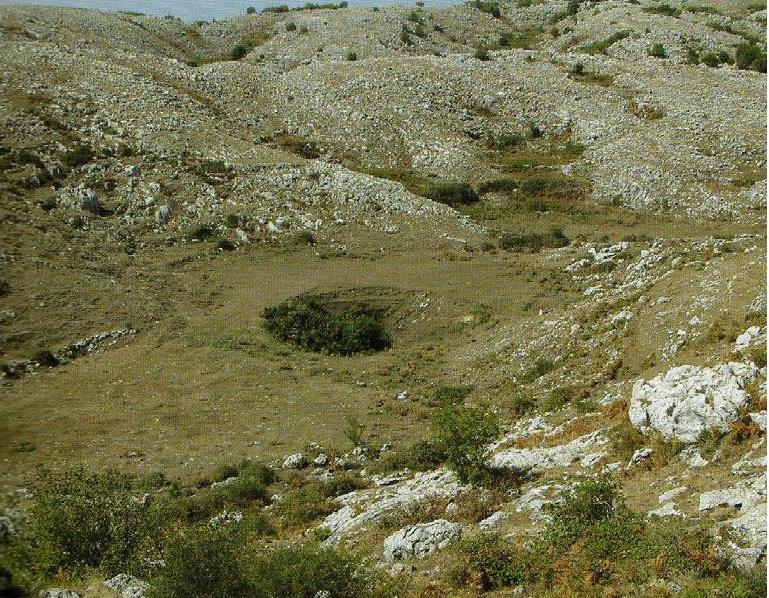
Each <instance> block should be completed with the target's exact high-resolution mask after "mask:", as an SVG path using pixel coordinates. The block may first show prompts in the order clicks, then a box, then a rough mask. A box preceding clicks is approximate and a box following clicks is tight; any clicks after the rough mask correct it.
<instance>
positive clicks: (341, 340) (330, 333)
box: [264, 296, 391, 355]
mask: <svg viewBox="0 0 769 598" xmlns="http://www.w3.org/2000/svg"><path fill="white" fill-rule="evenodd" d="M264 319H265V321H264V327H265V329H266V330H267V332H269V333H270V334H272V335H273V336H275V337H276V338H278V339H280V340H282V341H286V342H290V343H293V344H294V345H296V346H297V347H301V348H302V349H308V350H310V351H317V352H323V353H330V354H338V355H352V354H354V353H360V352H364V351H381V350H383V349H386V348H388V347H389V346H390V344H391V341H390V337H389V335H388V334H387V331H386V330H385V327H384V324H383V323H382V313H381V310H377V309H374V308H372V307H370V306H367V305H364V304H357V305H352V306H349V307H339V308H337V309H331V308H329V307H327V306H326V305H325V304H324V303H323V302H322V301H321V300H320V298H319V297H316V296H306V297H302V298H299V299H294V300H289V301H286V302H284V303H281V304H280V305H277V306H275V307H268V308H267V309H265V310H264Z"/></svg>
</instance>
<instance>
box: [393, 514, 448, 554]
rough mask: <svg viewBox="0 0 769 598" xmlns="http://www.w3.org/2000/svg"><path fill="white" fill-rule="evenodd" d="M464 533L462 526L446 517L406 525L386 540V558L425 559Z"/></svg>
mask: <svg viewBox="0 0 769 598" xmlns="http://www.w3.org/2000/svg"><path fill="white" fill-rule="evenodd" d="M461 535H462V526H461V525H460V524H458V523H452V522H450V521H446V520H445V519H436V520H435V521H431V522H430V523H420V524H417V525H411V526H408V527H404V528H402V529H400V530H398V531H397V532H395V533H394V534H392V535H391V536H388V537H387V538H386V539H385V541H384V558H385V560H388V561H399V560H403V559H404V558H408V557H416V558H418V559H423V558H425V557H426V556H427V555H429V554H431V553H432V552H433V551H435V550H436V549H438V548H445V547H446V546H448V545H449V544H450V543H451V542H453V541H454V540H458V539H459V538H460V536H461Z"/></svg>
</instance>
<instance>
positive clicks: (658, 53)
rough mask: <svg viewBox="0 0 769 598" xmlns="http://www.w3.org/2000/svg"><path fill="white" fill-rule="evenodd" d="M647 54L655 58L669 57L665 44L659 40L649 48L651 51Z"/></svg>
mask: <svg viewBox="0 0 769 598" xmlns="http://www.w3.org/2000/svg"><path fill="white" fill-rule="evenodd" d="M647 54H648V55H649V56H651V57H653V58H667V57H668V53H667V52H665V46H663V45H662V44H661V43H659V42H657V43H654V44H652V46H651V48H649V51H648V52H647Z"/></svg>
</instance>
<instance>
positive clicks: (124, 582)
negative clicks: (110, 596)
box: [104, 573, 148, 598]
mask: <svg viewBox="0 0 769 598" xmlns="http://www.w3.org/2000/svg"><path fill="white" fill-rule="evenodd" d="M104 585H105V586H107V587H108V588H110V589H111V590H114V591H115V592H117V593H118V596H119V598H144V596H145V595H146V593H147V588H148V586H147V584H146V583H145V582H143V581H142V580H141V579H138V578H136V577H134V576H133V575H128V574H126V573H120V574H118V575H116V576H115V577H112V578H111V579H108V580H106V581H105V582H104Z"/></svg>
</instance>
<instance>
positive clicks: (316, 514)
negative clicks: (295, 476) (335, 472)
mask: <svg viewBox="0 0 769 598" xmlns="http://www.w3.org/2000/svg"><path fill="white" fill-rule="evenodd" d="M271 508H272V511H273V513H274V514H275V515H276V516H278V517H279V518H280V521H281V522H282V524H283V525H284V526H285V527H286V528H288V529H296V528H307V527H309V526H310V525H311V524H312V523H314V522H315V521H317V520H318V519H320V518H321V517H325V516H326V515H328V514H329V513H331V512H332V511H334V505H333V503H332V502H331V501H330V500H329V498H328V496H327V495H326V491H325V488H324V487H323V485H322V483H321V482H317V483H312V484H310V483H308V484H305V485H303V486H301V487H299V488H296V489H294V490H292V491H290V492H288V493H286V495H285V496H284V497H283V498H282V499H281V500H280V501H279V502H277V503H274V504H273V506H272V507H271Z"/></svg>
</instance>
